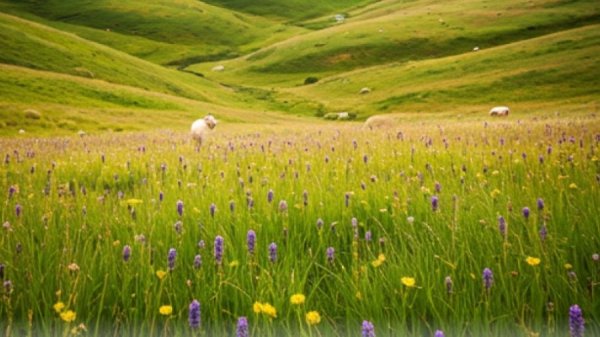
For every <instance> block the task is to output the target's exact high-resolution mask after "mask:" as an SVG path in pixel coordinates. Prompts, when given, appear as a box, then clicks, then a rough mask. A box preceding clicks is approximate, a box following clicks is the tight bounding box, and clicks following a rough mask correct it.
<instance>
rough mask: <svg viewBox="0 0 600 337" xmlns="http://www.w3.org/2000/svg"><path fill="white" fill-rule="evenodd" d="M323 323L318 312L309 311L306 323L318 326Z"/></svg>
mask: <svg viewBox="0 0 600 337" xmlns="http://www.w3.org/2000/svg"><path fill="white" fill-rule="evenodd" d="M320 322H321V315H319V313H318V312H317V311H309V312H307V313H306V323H308V324H309V325H317V324H319V323H320Z"/></svg>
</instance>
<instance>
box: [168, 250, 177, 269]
mask: <svg viewBox="0 0 600 337" xmlns="http://www.w3.org/2000/svg"><path fill="white" fill-rule="evenodd" d="M176 257H177V251H176V250H175V248H171V249H169V255H168V256H167V265H168V267H169V271H173V269H175V258H176Z"/></svg>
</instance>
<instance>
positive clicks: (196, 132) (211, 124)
mask: <svg viewBox="0 0 600 337" xmlns="http://www.w3.org/2000/svg"><path fill="white" fill-rule="evenodd" d="M215 126H217V120H216V119H215V118H214V117H213V116H212V115H210V114H209V115H207V116H206V117H204V118H202V119H198V120H196V121H195V122H194V123H192V128H191V133H192V139H194V140H195V141H196V142H198V145H202V142H203V141H204V140H205V139H206V135H207V133H208V132H209V131H210V130H212V129H214V128H215Z"/></svg>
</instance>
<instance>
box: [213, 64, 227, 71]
mask: <svg viewBox="0 0 600 337" xmlns="http://www.w3.org/2000/svg"><path fill="white" fill-rule="evenodd" d="M223 70H225V66H224V65H222V64H219V65H216V66H214V67H213V68H212V71H223Z"/></svg>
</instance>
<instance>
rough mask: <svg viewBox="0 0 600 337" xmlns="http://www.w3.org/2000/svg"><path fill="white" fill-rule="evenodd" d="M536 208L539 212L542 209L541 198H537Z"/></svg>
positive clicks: (542, 202) (542, 201)
mask: <svg viewBox="0 0 600 337" xmlns="http://www.w3.org/2000/svg"><path fill="white" fill-rule="evenodd" d="M537 208H538V210H540V211H541V210H543V209H544V200H543V199H542V198H538V200H537Z"/></svg>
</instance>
